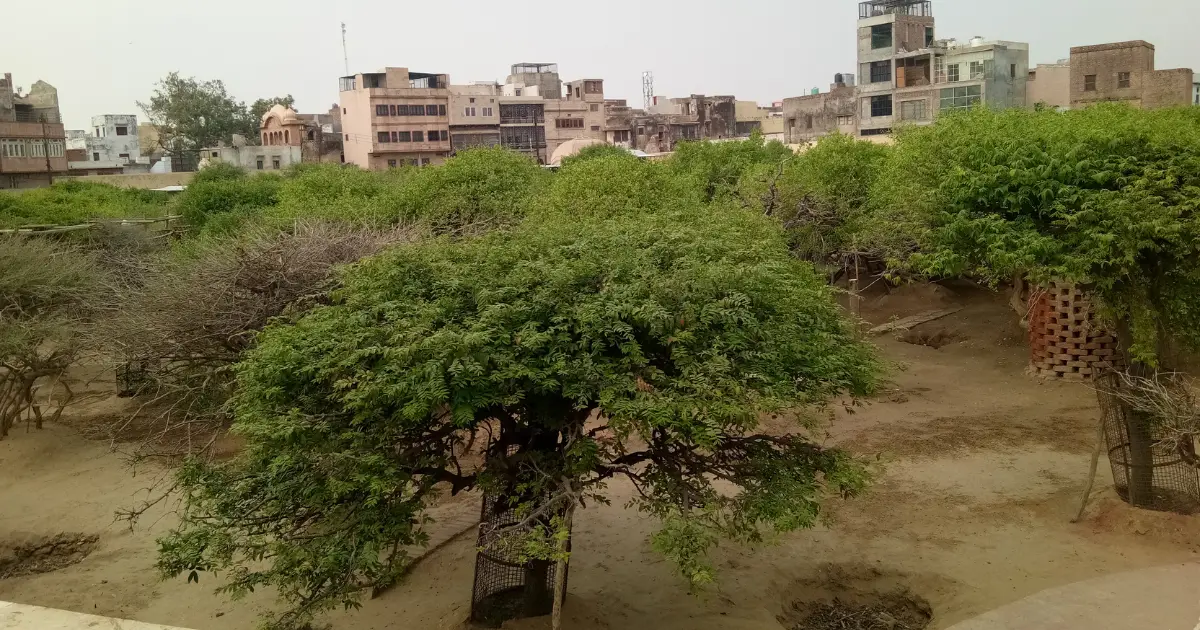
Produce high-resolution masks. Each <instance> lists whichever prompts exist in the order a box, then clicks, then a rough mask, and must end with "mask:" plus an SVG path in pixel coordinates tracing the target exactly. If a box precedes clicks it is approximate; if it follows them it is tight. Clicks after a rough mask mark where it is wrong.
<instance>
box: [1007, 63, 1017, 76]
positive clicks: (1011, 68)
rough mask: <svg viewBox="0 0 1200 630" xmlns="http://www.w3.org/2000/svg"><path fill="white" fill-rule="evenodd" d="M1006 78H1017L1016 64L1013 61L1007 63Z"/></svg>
mask: <svg viewBox="0 0 1200 630" xmlns="http://www.w3.org/2000/svg"><path fill="white" fill-rule="evenodd" d="M1008 78H1010V79H1015V78H1017V64H1015V63H1010V64H1008Z"/></svg>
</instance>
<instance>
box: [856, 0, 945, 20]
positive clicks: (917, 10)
mask: <svg viewBox="0 0 1200 630" xmlns="http://www.w3.org/2000/svg"><path fill="white" fill-rule="evenodd" d="M888 14H896V15H912V16H916V17H933V3H932V2H930V0H874V1H873V2H860V3H858V19H860V20H865V19H867V18H869V17H875V16H877V15H888Z"/></svg>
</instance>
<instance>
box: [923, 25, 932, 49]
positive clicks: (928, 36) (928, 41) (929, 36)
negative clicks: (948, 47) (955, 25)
mask: <svg viewBox="0 0 1200 630" xmlns="http://www.w3.org/2000/svg"><path fill="white" fill-rule="evenodd" d="M932 45H933V27H932V26H926V27H925V47H926V48H929V47H930V46H932Z"/></svg>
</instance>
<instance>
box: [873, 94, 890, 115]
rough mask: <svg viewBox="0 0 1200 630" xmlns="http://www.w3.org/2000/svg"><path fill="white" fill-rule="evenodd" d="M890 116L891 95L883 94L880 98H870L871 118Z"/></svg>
mask: <svg viewBox="0 0 1200 630" xmlns="http://www.w3.org/2000/svg"><path fill="white" fill-rule="evenodd" d="M891 115H892V95H891V94H884V95H882V96H872V97H871V118H875V117H878V116H891Z"/></svg>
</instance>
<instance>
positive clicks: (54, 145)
mask: <svg viewBox="0 0 1200 630" xmlns="http://www.w3.org/2000/svg"><path fill="white" fill-rule="evenodd" d="M65 151H66V147H64V146H63V141H62V140H51V141H50V157H62V156H63V155H65Z"/></svg>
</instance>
